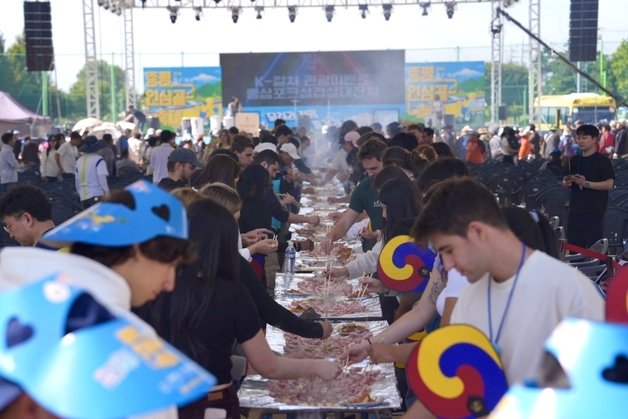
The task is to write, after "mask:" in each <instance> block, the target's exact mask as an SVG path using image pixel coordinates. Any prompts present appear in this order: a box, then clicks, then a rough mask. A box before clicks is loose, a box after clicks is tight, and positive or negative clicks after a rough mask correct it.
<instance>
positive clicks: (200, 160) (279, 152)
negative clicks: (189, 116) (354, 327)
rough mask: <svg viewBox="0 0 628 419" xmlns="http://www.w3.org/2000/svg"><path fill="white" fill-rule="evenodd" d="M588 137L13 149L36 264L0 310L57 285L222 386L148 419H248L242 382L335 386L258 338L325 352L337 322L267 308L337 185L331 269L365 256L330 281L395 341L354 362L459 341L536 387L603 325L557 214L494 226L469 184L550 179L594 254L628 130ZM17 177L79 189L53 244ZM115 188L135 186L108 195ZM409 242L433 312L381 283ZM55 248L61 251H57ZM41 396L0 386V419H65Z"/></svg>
mask: <svg viewBox="0 0 628 419" xmlns="http://www.w3.org/2000/svg"><path fill="white" fill-rule="evenodd" d="M576 125H577V126H576V127H575V129H574V130H573V131H572V130H570V129H565V130H564V131H563V132H562V134H560V132H559V130H558V129H553V130H551V131H550V132H548V133H547V134H546V135H544V136H542V135H541V133H540V132H538V131H537V130H536V129H535V127H534V126H533V125H530V126H529V127H527V128H526V129H524V130H521V131H518V130H515V129H514V128H512V127H502V128H497V127H489V128H480V129H477V130H473V129H472V128H471V127H469V126H465V127H464V128H463V129H462V130H461V131H460V135H456V134H455V133H454V132H453V131H452V129H450V127H445V128H443V129H442V130H440V132H435V130H433V129H431V128H429V127H425V126H423V125H422V124H419V123H413V124H407V125H402V124H400V123H392V124H389V125H388V126H386V127H385V129H384V130H382V127H381V125H379V124H373V126H358V125H357V124H356V123H355V122H353V121H345V122H344V123H343V124H342V125H341V126H340V127H330V128H329V129H328V130H327V133H326V137H322V138H317V139H315V140H312V139H311V137H310V135H309V134H308V132H307V129H305V128H302V127H299V128H295V129H292V128H290V127H288V126H287V125H286V124H285V121H281V120H278V121H277V123H276V126H275V127H274V129H273V130H270V131H266V130H262V131H260V132H259V133H256V134H255V135H251V134H248V133H243V132H238V130H237V129H235V128H232V129H229V130H221V131H220V132H219V133H218V135H217V137H216V138H215V139H213V140H212V141H211V142H210V143H209V144H207V143H205V141H203V138H202V137H199V138H197V139H196V140H194V141H183V142H181V143H180V144H177V143H176V135H175V133H173V132H171V131H168V130H161V131H153V130H149V132H147V134H146V135H145V136H142V135H141V134H139V133H135V134H134V133H133V132H131V131H127V132H125V133H124V134H123V135H122V136H120V137H119V138H118V139H117V140H116V141H113V138H112V137H111V136H109V137H107V136H104V137H103V138H100V139H99V138H97V137H95V136H93V135H90V134H89V133H86V135H80V134H79V133H77V132H73V133H71V135H70V137H69V140H66V139H65V137H64V136H62V135H61V136H50V137H49V138H48V139H47V140H46V141H45V142H42V143H39V144H37V143H34V142H33V140H29V139H26V140H24V141H23V144H22V145H21V146H17V143H18V142H19V141H21V139H20V135H19V133H16V132H11V133H6V134H4V135H3V136H2V143H3V144H2V148H1V149H0V182H1V184H2V195H1V196H0V217H1V218H2V221H3V223H4V229H5V231H6V232H7V233H8V234H9V235H10V237H11V238H13V239H14V240H15V241H16V242H17V243H18V244H19V245H21V246H23V247H7V248H5V249H3V250H2V251H0V291H4V292H6V291H8V290H13V289H19V288H20V287H23V286H25V285H27V284H31V283H33V282H34V281H36V280H38V279H39V278H42V277H43V276H45V275H46V274H50V273H53V272H55V273H61V274H63V275H64V276H65V277H67V278H69V281H70V283H71V284H74V285H76V286H79V287H81V288H84V289H85V290H86V291H88V292H89V293H91V294H92V295H93V296H94V298H96V299H97V300H98V301H99V302H100V303H102V304H103V305H104V306H105V307H107V308H108V309H111V310H113V311H114V313H116V314H117V315H120V316H123V317H125V318H128V319H131V320H132V321H133V322H134V323H135V324H138V325H140V327H142V328H143V330H146V331H148V333H151V334H152V335H158V336H160V337H161V338H162V339H164V340H165V341H167V342H169V343H170V344H172V345H173V346H174V347H176V348H177V349H178V350H180V351H181V352H183V353H184V354H185V355H187V356H188V357H189V358H190V359H192V360H193V361H194V362H196V363H197V364H198V365H200V366H201V367H202V368H204V369H205V370H207V371H209V372H210V373H211V374H212V375H213V376H214V377H215V378H216V382H217V385H216V386H215V387H214V388H213V390H212V391H211V393H210V394H209V395H205V396H203V397H201V398H200V399H197V400H195V401H192V402H191V403H187V404H185V405H184V406H179V408H178V412H177V410H176V409H174V407H170V408H167V409H165V410H160V411H159V412H158V413H156V414H154V417H177V415H178V417H180V418H202V417H203V412H204V411H205V409H207V408H210V407H214V408H222V409H225V411H226V412H227V417H228V418H239V417H240V414H241V411H240V406H239V402H238V397H237V388H238V385H239V383H240V382H241V379H242V378H243V377H244V376H245V375H246V374H247V370H249V372H248V373H250V371H255V372H257V373H258V374H261V375H263V376H264V377H268V378H275V379H285V378H297V377H308V376H317V377H320V378H322V379H325V380H329V379H333V378H334V377H335V376H336V375H337V374H338V373H339V372H340V367H339V364H338V362H336V361H334V360H320V359H306V360H302V359H301V360H295V359H289V358H286V357H281V356H277V355H276V354H274V353H273V352H272V351H271V350H270V347H269V346H268V343H267V342H266V340H265V337H264V334H263V327H264V325H265V324H271V325H273V326H275V327H278V328H280V329H282V330H284V331H287V332H290V333H294V334H297V335H300V336H303V337H307V338H312V339H326V338H328V337H329V336H330V334H331V332H332V326H331V324H330V323H329V322H327V321H315V322H312V321H307V320H304V319H302V318H299V317H297V316H295V315H294V314H292V313H291V312H290V311H288V310H287V309H285V308H283V307H282V306H280V305H279V304H277V302H275V300H274V299H273V297H272V295H271V294H270V293H269V291H270V292H272V290H273V289H274V281H275V274H276V273H277V272H278V271H280V270H281V267H282V266H283V256H284V251H285V249H286V247H287V246H288V245H289V242H291V241H293V240H292V237H291V233H290V231H289V226H290V224H292V223H305V224H309V225H311V226H317V225H319V224H320V223H321V219H320V218H319V216H317V215H312V214H310V215H304V214H300V213H299V212H300V211H299V210H300V205H299V201H300V199H301V194H302V193H303V192H304V190H305V188H315V187H317V186H320V185H326V184H328V183H329V182H339V183H340V184H342V186H343V189H344V190H345V192H346V195H345V196H342V197H335V198H333V199H330V203H332V204H333V203H338V202H345V203H348V209H346V210H345V211H343V212H338V213H335V214H332V218H333V220H334V222H333V227H332V228H330V229H329V230H328V232H327V235H326V237H325V239H324V240H323V241H322V242H321V243H320V244H319V243H317V244H316V246H320V251H322V252H326V253H329V252H330V251H331V249H332V247H333V246H334V242H336V241H338V240H340V239H342V238H343V237H345V235H346V234H347V232H348V231H349V230H350V229H352V228H353V229H355V228H356V227H357V229H358V235H359V236H360V238H361V242H362V248H363V249H362V250H363V252H364V253H361V254H358V255H357V256H356V258H355V259H354V260H351V261H349V262H348V263H346V265H343V266H337V267H333V268H331V270H330V271H329V272H327V274H328V275H329V276H330V277H331V278H333V279H334V280H336V281H342V280H344V279H346V278H356V277H361V276H362V275H364V274H366V275H365V276H364V277H362V278H361V281H362V282H363V283H364V284H365V285H366V286H368V288H369V290H371V291H373V292H376V293H379V294H380V296H381V303H382V311H383V313H384V317H385V318H386V320H387V321H388V322H389V323H390V326H389V327H388V328H387V329H386V330H384V331H383V332H381V333H379V334H378V335H376V336H374V337H371V338H370V339H369V340H368V341H367V340H365V341H363V342H360V343H358V344H356V345H355V346H352V347H350V348H347V352H346V357H347V358H348V359H349V360H350V361H351V362H356V361H359V360H362V359H365V358H366V357H370V359H371V360H372V361H373V362H376V363H377V362H405V360H406V359H407V357H408V354H409V353H410V351H411V350H412V348H413V347H414V345H416V343H413V344H405V345H404V344H402V343H404V341H405V339H406V338H407V337H408V336H409V335H411V334H412V333H414V332H416V331H420V330H423V329H427V330H431V329H433V328H434V327H442V326H444V325H447V324H452V323H465V324H470V325H473V326H475V327H477V328H478V329H480V330H481V331H482V332H483V333H484V334H485V335H486V336H487V337H488V338H489V339H490V341H491V343H492V344H493V345H494V346H495V347H496V348H498V352H499V354H500V357H501V359H502V362H503V364H504V370H505V373H506V377H507V379H508V382H509V383H510V384H514V383H519V382H522V381H524V380H530V379H532V380H537V381H538V380H541V377H542V375H541V374H540V370H539V367H540V366H541V359H542V355H543V343H544V342H545V340H546V339H547V338H548V336H549V335H550V333H551V332H552V330H553V329H554V328H555V327H556V326H557V325H558V323H560V321H561V320H562V319H564V318H566V317H577V318H583V319H587V320H602V319H603V314H604V309H603V307H604V301H603V299H602V297H601V295H600V294H599V293H598V291H597V289H596V288H595V287H594V285H593V283H592V282H591V281H590V280H589V279H588V278H587V277H586V276H584V275H583V274H582V273H580V272H578V271H577V270H575V269H573V268H571V267H569V266H568V265H566V264H565V263H563V262H562V261H560V260H559V254H558V251H557V248H558V247H557V242H556V236H555V235H554V231H553V230H552V229H551V228H550V227H549V224H548V221H547V218H546V217H545V215H544V214H542V213H539V212H529V211H527V210H524V209H521V208H518V207H509V208H501V207H500V206H499V205H498V203H497V201H496V199H495V196H494V195H493V194H492V193H491V192H490V191H489V190H488V189H487V188H486V187H485V186H483V185H482V184H480V183H478V182H477V181H475V180H473V179H471V178H470V177H469V169H468V168H469V167H472V166H473V165H479V164H483V163H484V162H485V161H486V160H489V159H499V160H502V161H503V162H504V163H506V164H517V162H518V161H519V160H529V159H545V160H546V163H547V164H545V165H544V168H543V170H548V171H551V172H552V173H553V174H554V175H555V176H556V182H557V183H561V182H562V185H563V186H564V187H565V188H568V189H569V190H570V194H571V195H570V197H571V198H570V199H571V206H570V210H569V217H568V219H567V220H563V221H564V222H565V223H566V224H567V228H568V240H569V241H570V242H572V243H573V244H576V245H579V246H583V247H588V246H590V245H591V244H593V243H594V242H595V241H597V240H598V239H599V238H601V237H602V223H603V218H604V212H605V209H606V202H607V201H608V191H609V190H610V189H612V187H613V179H614V173H613V168H612V165H611V161H610V159H609V158H612V157H614V156H615V157H617V156H619V157H621V156H623V155H624V154H626V153H625V151H626V150H625V142H626V141H625V140H626V131H625V124H624V123H623V122H614V123H613V124H610V125H603V126H602V127H601V130H599V129H598V128H597V127H596V126H594V125H589V124H576ZM600 131H601V132H600ZM31 143H33V144H34V145H31ZM313 144H314V145H313ZM16 150H18V151H19V152H18V153H16ZM20 164H21V165H23V166H29V165H31V166H32V167H33V168H37V169H40V171H39V173H40V180H41V185H50V184H54V183H56V182H60V183H62V184H65V185H71V186H72V187H73V188H75V191H76V194H77V200H78V201H80V204H81V206H82V208H83V211H82V212H80V213H78V214H76V215H75V216H74V217H72V218H70V219H69V220H67V221H65V222H63V223H59V225H55V223H54V222H53V220H52V210H51V202H50V199H49V197H48V196H47V194H46V191H45V188H42V187H40V186H37V185H34V184H33V183H21V182H18V178H19V177H18V172H17V170H18V167H19V166H20ZM116 179H117V181H116ZM120 179H127V180H131V179H132V180H133V181H134V182H131V181H129V182H128V185H127V186H126V188H125V189H124V190H118V189H114V188H111V187H110V185H111V184H112V183H115V184H116V185H118V184H119V180H120ZM304 183H307V186H304ZM400 234H405V235H410V236H412V237H413V238H414V239H415V240H416V241H417V242H420V243H424V244H426V245H427V244H429V246H430V247H431V248H432V249H433V250H434V251H435V252H437V253H438V257H437V263H436V264H435V266H434V269H433V271H432V273H431V275H430V279H429V283H428V286H427V288H426V289H425V291H424V292H423V293H416V292H410V293H396V292H393V291H391V290H388V289H386V287H385V286H384V285H383V284H382V282H381V281H379V280H378V279H377V275H374V276H373V275H369V274H372V273H374V272H375V273H376V272H377V261H378V257H379V254H380V252H381V251H382V248H383V246H384V245H385V244H386V243H387V242H388V241H389V240H390V239H391V238H393V237H395V236H397V235H400ZM294 244H295V246H296V247H297V250H299V251H301V250H313V249H314V247H315V243H314V242H313V241H312V240H309V239H308V240H301V241H294ZM62 247H65V248H66V250H67V251H65V252H59V251H57V250H58V249H60V248H62ZM317 249H318V247H317ZM26 267H28V269H26ZM531 310H533V311H534V313H535V315H534V316H530V311H531ZM235 344H237V349H236V348H235V346H236V345H235ZM78 367H80V366H77V368H78ZM1 371H2V370H1V369H0V376H2V375H3V374H2V372H1ZM28 390H29V389H28V388H26V387H25V386H24V385H23V383H16V382H12V381H11V377H10V376H5V377H3V378H0V393H2V392H5V391H7V394H11V397H0V403H1V404H0V418H4V417H12V418H21V417H35V416H26V414H27V412H28V409H30V411H35V410H36V411H37V412H40V413H41V414H42V416H41V417H48V416H45V415H54V414H55V413H56V412H54V411H50V410H49V409H50V408H49V407H47V406H42V405H40V404H38V403H37V394H29V391H28ZM404 396H405V406H406V408H407V412H406V413H405V416H404V417H407V418H420V417H421V418H422V417H431V413H430V412H429V411H428V410H427V409H426V407H425V406H424V405H423V404H422V403H421V401H420V400H416V398H415V397H414V396H413V395H412V394H411V392H407V394H404ZM37 417H39V416H37Z"/></svg>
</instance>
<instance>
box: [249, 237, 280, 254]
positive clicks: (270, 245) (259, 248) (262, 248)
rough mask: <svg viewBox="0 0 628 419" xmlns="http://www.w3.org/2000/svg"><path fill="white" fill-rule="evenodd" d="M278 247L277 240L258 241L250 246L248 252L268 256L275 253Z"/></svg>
mask: <svg viewBox="0 0 628 419" xmlns="http://www.w3.org/2000/svg"><path fill="white" fill-rule="evenodd" d="M278 246H279V243H278V242H277V240H273V239H262V240H260V241H258V242H257V243H254V244H252V245H251V246H249V250H250V251H251V253H253V254H255V253H258V254H262V255H268V254H270V253H272V252H274V251H276V250H277V248H278Z"/></svg>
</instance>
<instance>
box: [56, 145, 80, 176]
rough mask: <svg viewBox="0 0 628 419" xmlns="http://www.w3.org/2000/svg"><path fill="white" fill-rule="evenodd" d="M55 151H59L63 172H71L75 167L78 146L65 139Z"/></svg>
mask: <svg viewBox="0 0 628 419" xmlns="http://www.w3.org/2000/svg"><path fill="white" fill-rule="evenodd" d="M57 153H59V160H60V162H61V168H62V169H63V173H68V174H73V173H74V170H75V169H76V159H78V157H79V152H78V148H76V147H74V146H73V145H72V144H71V143H70V142H69V141H66V142H65V143H63V144H61V147H59V150H57Z"/></svg>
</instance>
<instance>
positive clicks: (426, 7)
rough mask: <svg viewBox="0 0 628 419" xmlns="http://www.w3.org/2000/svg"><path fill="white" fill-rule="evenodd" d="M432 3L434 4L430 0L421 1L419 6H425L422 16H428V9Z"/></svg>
mask: <svg viewBox="0 0 628 419" xmlns="http://www.w3.org/2000/svg"><path fill="white" fill-rule="evenodd" d="M431 5H432V4H431V3H430V2H429V1H424V2H421V3H419V6H421V7H422V8H423V13H421V16H427V9H429V8H430V6H431Z"/></svg>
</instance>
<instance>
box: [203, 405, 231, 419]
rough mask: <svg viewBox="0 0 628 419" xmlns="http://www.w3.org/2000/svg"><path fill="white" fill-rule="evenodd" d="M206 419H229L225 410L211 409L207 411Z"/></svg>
mask: <svg viewBox="0 0 628 419" xmlns="http://www.w3.org/2000/svg"><path fill="white" fill-rule="evenodd" d="M204 419H227V411H226V410H225V409H217V408H215V407H209V408H207V409H205V418H204Z"/></svg>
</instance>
